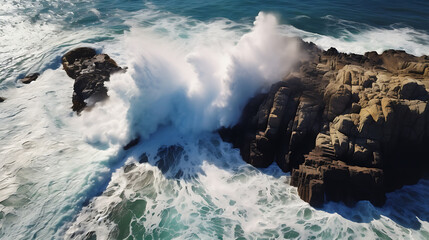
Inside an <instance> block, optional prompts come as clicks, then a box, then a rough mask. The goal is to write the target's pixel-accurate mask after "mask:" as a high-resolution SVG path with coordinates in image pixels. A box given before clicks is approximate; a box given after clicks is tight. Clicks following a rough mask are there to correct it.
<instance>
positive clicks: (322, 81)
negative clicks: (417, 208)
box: [219, 41, 429, 207]
mask: <svg viewBox="0 0 429 240" xmlns="http://www.w3.org/2000/svg"><path fill="white" fill-rule="evenodd" d="M300 45H301V49H302V50H303V52H305V53H306V54H307V56H308V58H307V59H308V60H306V61H302V62H300V63H299V64H298V65H297V66H296V68H295V69H294V71H293V72H292V73H291V74H290V75H289V76H287V77H285V78H284V80H283V81H281V82H278V83H276V84H274V85H272V86H271V89H270V91H269V92H268V93H265V94H259V95H257V96H255V97H254V98H252V99H251V100H250V101H249V102H248V104H247V106H246V107H245V108H244V110H243V113H242V116H241V119H240V121H239V123H238V124H237V125H236V126H234V127H232V128H227V129H226V128H224V129H220V130H219V133H220V135H221V136H222V138H223V139H224V140H225V141H229V142H231V143H233V145H234V147H237V148H239V149H240V153H241V155H242V157H243V159H244V160H245V161H246V162H248V163H250V164H252V165H254V166H256V167H267V166H269V165H271V164H272V163H273V162H274V161H275V162H276V163H277V164H278V166H279V167H280V168H281V169H282V170H283V171H285V172H288V171H291V180H290V184H291V185H293V186H296V187H298V194H299V196H300V197H301V198H302V199H303V200H304V201H306V202H309V203H310V204H311V205H312V206H315V207H321V206H322V205H323V203H324V202H325V201H342V202H344V203H346V204H347V205H353V204H354V203H356V201H360V200H369V201H370V202H371V203H372V204H374V205H375V206H381V205H383V204H384V203H385V200H386V195H385V193H386V192H390V191H393V190H395V189H398V188H400V187H402V186H403V185H404V184H415V183H417V181H418V180H419V179H420V178H421V177H422V176H423V174H424V173H425V172H427V170H428V169H429V167H428V166H429V147H428V146H429V104H428V100H429V94H428V89H429V57H428V56H422V57H415V56H412V55H410V54H407V53H406V52H404V51H396V50H387V51H385V52H383V53H382V54H377V53H376V52H367V53H365V54H364V55H358V54H345V53H340V52H338V51H337V50H336V49H334V48H331V49H329V50H327V51H322V50H321V49H319V48H317V47H316V46H315V45H314V44H313V43H306V42H302V41H301V44H300Z"/></svg>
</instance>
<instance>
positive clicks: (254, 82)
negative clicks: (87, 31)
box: [82, 13, 301, 143]
mask: <svg viewBox="0 0 429 240" xmlns="http://www.w3.org/2000/svg"><path fill="white" fill-rule="evenodd" d="M178 22H179V25H180V23H181V21H178ZM198 25H199V26H196V27H195V30H197V31H195V32H192V31H190V32H188V33H187V36H186V37H185V38H182V37H181V32H180V31H181V30H177V29H178V28H176V26H175V25H174V24H170V28H169V29H164V30H165V31H167V32H166V33H161V34H159V33H156V31H155V32H154V31H153V30H154V29H145V30H141V29H132V30H131V32H130V33H129V34H126V35H125V37H124V39H123V40H122V41H120V43H119V46H118V45H115V47H112V48H109V49H114V48H117V49H121V55H122V57H124V56H125V58H126V60H125V63H124V64H125V65H126V66H128V70H127V73H125V74H116V75H114V76H112V78H111V82H110V83H109V84H107V86H108V88H109V95H110V96H111V98H110V99H109V100H108V102H106V103H100V104H98V106H97V107H95V108H94V109H92V110H91V111H90V112H84V113H83V114H82V121H83V123H85V124H87V126H88V131H87V133H88V139H89V140H90V141H92V142H103V143H112V142H115V143H116V142H121V143H125V142H126V140H127V137H128V138H129V137H130V136H129V135H130V134H131V135H134V136H135V135H137V134H138V135H141V136H142V137H144V138H146V137H148V136H149V135H150V134H152V133H154V132H155V131H156V130H157V128H158V127H159V126H160V125H170V124H171V125H173V126H175V127H176V128H177V129H179V130H180V131H182V132H186V133H191V134H195V133H199V132H201V131H213V130H216V129H217V128H219V127H221V126H231V125H232V124H234V123H235V122H236V121H237V119H238V117H239V115H240V113H241V111H242V109H243V107H244V105H245V104H246V102H247V100H248V99H249V98H250V97H252V96H254V95H255V94H256V93H258V92H260V91H261V90H262V89H263V88H267V87H269V86H270V85H271V84H272V83H274V82H277V81H280V80H281V79H282V77H284V76H285V75H286V73H287V72H288V71H289V70H290V67H291V66H292V64H294V63H296V62H297V61H298V60H299V59H300V58H301V56H300V53H299V49H298V48H297V45H296V42H295V41H294V40H291V39H287V38H285V37H284V36H282V35H280V34H279V33H278V31H277V27H278V24H277V20H276V18H275V17H274V16H272V15H267V14H263V13H260V14H259V15H258V17H257V18H256V20H255V24H254V28H253V29H252V30H251V31H250V32H249V33H246V34H244V35H243V36H241V37H239V36H238V35H237V34H236V33H234V32H232V33H231V32H230V30H228V29H227V28H228V27H229V26H227V25H226V23H225V21H223V20H221V21H219V22H212V23H210V24H208V25H207V24H205V23H198ZM156 26H157V27H159V26H158V25H156ZM155 30H156V29H155ZM225 36H226V38H225ZM206 39H207V40H209V39H210V41H209V43H210V45H208V42H207V41H205V40H206ZM190 43H191V44H192V45H190ZM91 119H93V120H91ZM113 126H116V127H113ZM127 131H131V132H130V133H129V134H127V133H128V132H127ZM121 140H122V141H121Z"/></svg>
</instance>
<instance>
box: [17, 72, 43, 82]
mask: <svg viewBox="0 0 429 240" xmlns="http://www.w3.org/2000/svg"><path fill="white" fill-rule="evenodd" d="M39 76H40V74H39V73H31V74H28V75H27V76H25V77H24V78H23V79H21V82H22V83H24V84H29V83H31V82H33V81H36V79H37V78H38V77H39Z"/></svg>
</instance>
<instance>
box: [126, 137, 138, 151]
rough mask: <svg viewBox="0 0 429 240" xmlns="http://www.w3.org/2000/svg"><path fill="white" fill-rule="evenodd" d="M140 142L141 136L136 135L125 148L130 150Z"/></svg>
mask: <svg viewBox="0 0 429 240" xmlns="http://www.w3.org/2000/svg"><path fill="white" fill-rule="evenodd" d="M139 142H140V137H136V138H134V139H133V140H131V141H130V142H129V143H128V144H127V145H125V146H124V150H128V149H130V148H132V147H134V146H135V145H137V144H138V143H139Z"/></svg>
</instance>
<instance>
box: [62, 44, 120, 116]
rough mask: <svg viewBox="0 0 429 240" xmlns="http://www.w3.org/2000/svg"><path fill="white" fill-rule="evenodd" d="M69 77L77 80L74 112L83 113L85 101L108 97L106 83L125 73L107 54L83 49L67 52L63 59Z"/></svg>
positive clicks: (74, 92)
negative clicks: (113, 76)
mask: <svg viewBox="0 0 429 240" xmlns="http://www.w3.org/2000/svg"><path fill="white" fill-rule="evenodd" d="M62 64H63V67H64V70H65V71H66V73H67V75H68V76H69V77H71V78H73V79H74V80H75V83H74V87H73V89H74V91H73V107H72V108H73V111H76V112H78V113H79V112H81V111H82V110H83V109H84V108H85V107H86V106H87V103H86V101H85V100H87V99H89V98H90V97H91V99H93V100H94V101H99V100H102V99H104V98H106V97H107V89H106V87H105V86H104V82H105V81H109V80H110V75H111V74H113V73H116V72H119V71H123V69H122V68H121V67H119V66H118V65H117V64H116V62H115V61H114V60H113V59H111V58H110V57H109V55H107V54H97V53H96V51H95V49H92V48H87V47H82V48H76V49H73V50H71V51H69V52H67V53H66V54H65V55H64V56H63V57H62Z"/></svg>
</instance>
